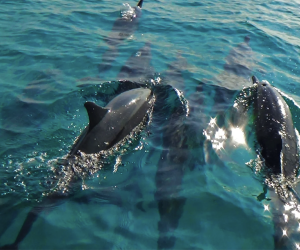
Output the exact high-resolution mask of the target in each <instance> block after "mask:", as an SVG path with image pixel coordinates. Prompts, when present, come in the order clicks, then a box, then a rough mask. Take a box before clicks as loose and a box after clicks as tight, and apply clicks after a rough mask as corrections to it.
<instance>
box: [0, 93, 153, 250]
mask: <svg viewBox="0 0 300 250" xmlns="http://www.w3.org/2000/svg"><path fill="white" fill-rule="evenodd" d="M151 97H152V91H151V90H149V89H146V88H138V89H132V90H128V91H126V92H123V93H121V94H120V95H118V96H116V97H115V98H114V99H112V100H111V101H110V102H109V103H108V104H107V105H106V106H105V108H101V107H99V106H97V105H96V104H95V103H92V102H87V103H85V107H86V109H87V112H88V115H89V120H90V121H89V125H88V126H87V127H86V129H85V130H84V132H83V133H82V134H81V135H80V136H79V138H78V139H77V141H76V142H75V144H74V146H73V148H72V150H71V152H70V155H69V156H72V155H75V154H77V153H78V152H79V151H81V152H84V153H87V154H91V153H98V152H100V151H101V150H106V149H109V148H111V147H113V146H114V145H115V144H116V143H118V142H119V141H121V140H122V139H123V138H125V137H126V136H127V135H129V134H130V133H131V131H132V130H133V129H134V128H135V127H137V126H138V125H139V124H140V123H141V122H143V120H144V118H145V117H146V116H147V112H148V110H149V109H150V108H151V105H152V102H151ZM67 162H68V161H67ZM72 164H73V162H72V161H71V165H72ZM71 172H72V171H71ZM73 175H75V174H73ZM73 175H71V176H70V178H69V179H68V180H62V182H63V183H67V184H65V187H62V188H67V185H72V184H75V182H76V178H77V177H76V176H73ZM60 178H63V177H60ZM58 181H59V180H58ZM59 191H61V190H57V191H54V192H52V193H51V194H50V195H49V196H47V197H45V199H44V200H43V202H42V204H40V205H39V206H37V207H33V208H32V209H31V211H30V212H29V213H28V215H27V217H26V219H25V221H24V223H23V225H22V227H21V229H20V231H19V233H18V235H17V237H16V239H15V241H14V242H13V243H12V244H10V245H5V246H2V247H0V249H17V248H18V245H19V244H20V243H21V242H22V241H23V239H24V238H25V237H26V236H27V234H28V233H29V232H30V230H31V227H32V225H33V223H34V222H35V221H36V219H37V218H38V217H39V214H40V213H41V212H42V211H43V210H45V209H46V208H47V207H49V204H50V206H51V205H53V204H57V203H58V202H64V200H65V198H66V197H68V196H71V195H73V194H69V195H65V194H63V193H61V192H59ZM102 191H103V193H102ZM111 194H112V191H111V190H107V191H105V190H101V193H99V194H96V196H99V197H100V198H102V199H104V200H109V201H110V202H111V203H112V204H116V205H119V201H118V197H117V198H116V197H111ZM93 195H95V193H93ZM85 200H88V199H85Z"/></svg>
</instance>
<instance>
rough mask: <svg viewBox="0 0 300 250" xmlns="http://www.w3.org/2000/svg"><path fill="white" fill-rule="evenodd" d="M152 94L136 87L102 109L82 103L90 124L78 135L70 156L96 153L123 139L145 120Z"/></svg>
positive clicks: (147, 90) (91, 104)
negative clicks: (79, 152)
mask: <svg viewBox="0 0 300 250" xmlns="http://www.w3.org/2000/svg"><path fill="white" fill-rule="evenodd" d="M151 97H152V92H151V90H150V89H146V88H139V89H133V90H129V91H126V92H124V93H122V94H120V95H118V96H117V97H116V98H114V99H113V100H111V101H110V102H109V103H108V104H107V105H106V106H105V107H104V108H102V107H100V106H98V105H97V104H95V103H93V102H86V103H85V104H84V106H85V108H86V110H87V113H88V116H89V125H88V126H87V127H86V129H85V130H84V131H83V133H82V134H81V135H80V136H79V138H78V139H77V141H76V143H75V144H74V146H73V148H72V150H71V152H70V155H74V154H76V153H78V151H81V152H83V153H86V154H93V153H98V152H100V151H101V150H106V149H109V148H111V147H112V146H114V145H115V144H116V143H118V142H119V141H121V140H122V139H124V137H126V136H127V135H128V134H130V132H131V131H132V130H133V129H134V128H135V127H136V126H138V125H139V124H140V123H141V122H142V121H143V119H144V118H145V116H146V114H147V111H148V110H149V108H150V107H151V102H150V100H151Z"/></svg>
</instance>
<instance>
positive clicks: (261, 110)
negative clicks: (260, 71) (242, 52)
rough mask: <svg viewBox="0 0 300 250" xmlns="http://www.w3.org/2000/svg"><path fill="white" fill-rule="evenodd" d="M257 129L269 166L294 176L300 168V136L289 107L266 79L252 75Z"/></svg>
mask: <svg viewBox="0 0 300 250" xmlns="http://www.w3.org/2000/svg"><path fill="white" fill-rule="evenodd" d="M252 82H253V84H255V85H256V88H255V89H256V91H255V98H254V114H255V130H256V136H257V141H258V143H259V145H260V146H261V155H262V157H263V158H264V160H265V164H266V166H267V167H268V168H269V169H270V170H271V171H272V173H274V174H280V173H281V174H283V176H284V177H294V176H296V172H297V170H298V167H299V160H298V152H297V136H296V133H295V128H294V125H293V120H292V115H291V112H290V109H289V107H288V105H287V104H286V102H285V101H284V99H283V98H282V96H281V95H280V94H279V93H278V91H277V90H276V89H275V88H274V87H272V86H271V85H270V83H269V82H267V81H261V82H260V81H259V80H258V79H257V78H256V77H255V76H253V77H252Z"/></svg>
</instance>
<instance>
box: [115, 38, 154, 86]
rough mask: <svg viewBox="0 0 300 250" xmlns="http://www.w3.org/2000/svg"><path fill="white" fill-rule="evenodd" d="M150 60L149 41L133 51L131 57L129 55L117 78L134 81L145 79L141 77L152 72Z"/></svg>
mask: <svg viewBox="0 0 300 250" xmlns="http://www.w3.org/2000/svg"><path fill="white" fill-rule="evenodd" d="M150 61H151V43H150V42H146V43H145V45H144V46H143V47H142V48H141V49H140V50H138V51H137V52H134V53H133V54H132V55H131V57H129V59H128V60H127V62H126V63H125V65H124V66H123V67H122V68H121V70H120V72H119V74H118V76H117V78H118V80H125V79H126V80H130V81H136V82H140V81H141V80H145V79H143V78H145V77H146V76H147V75H151V74H153V73H152V71H153V70H152V68H151V66H150Z"/></svg>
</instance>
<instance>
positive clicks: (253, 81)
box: [252, 76, 259, 84]
mask: <svg viewBox="0 0 300 250" xmlns="http://www.w3.org/2000/svg"><path fill="white" fill-rule="evenodd" d="M252 83H253V84H255V83H259V80H258V78H257V77H256V76H252Z"/></svg>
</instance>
